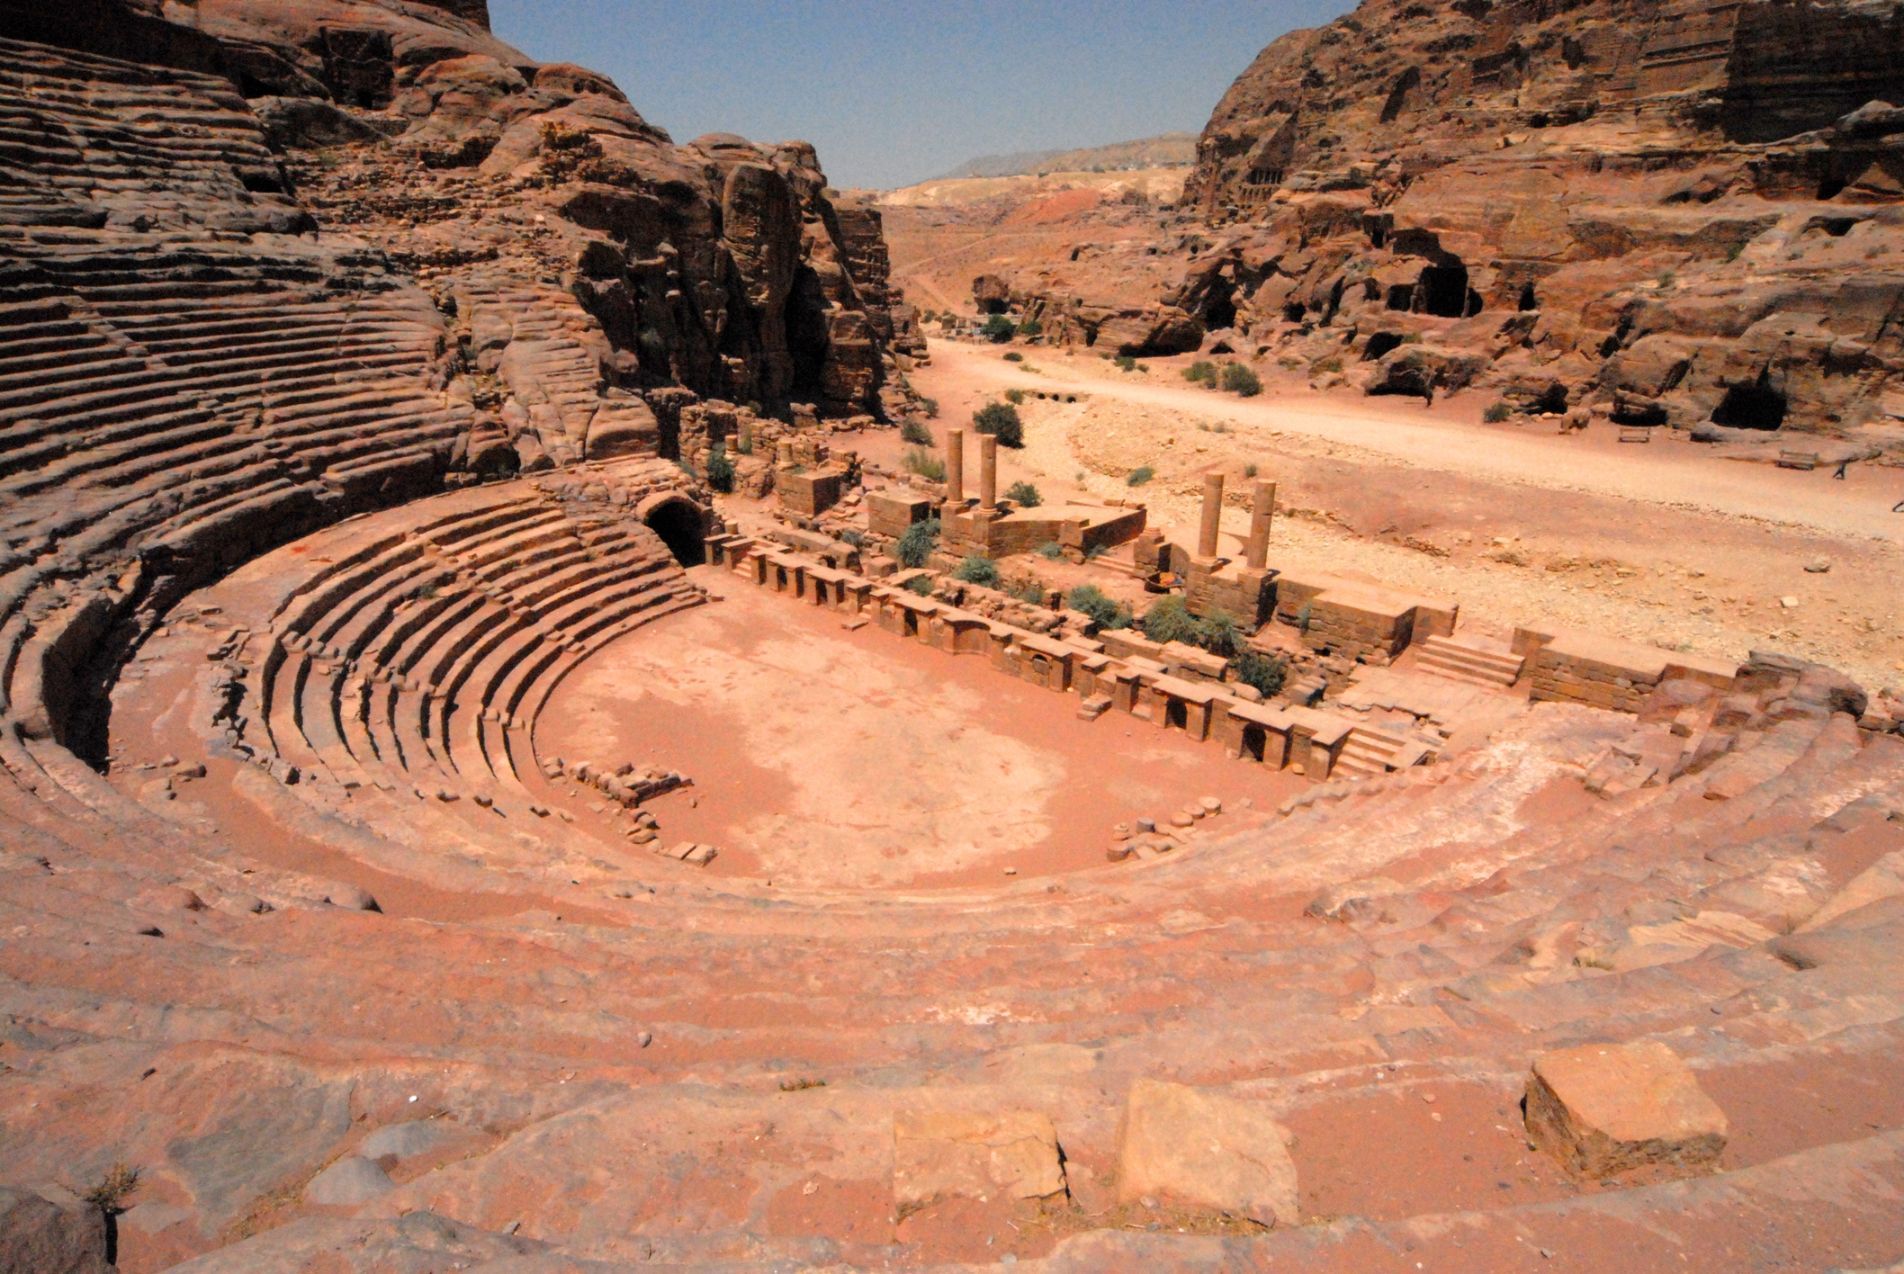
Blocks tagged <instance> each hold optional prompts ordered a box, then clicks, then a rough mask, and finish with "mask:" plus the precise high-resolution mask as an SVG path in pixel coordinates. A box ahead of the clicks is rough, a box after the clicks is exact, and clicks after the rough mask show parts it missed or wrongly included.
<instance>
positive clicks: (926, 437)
mask: <svg viewBox="0 0 1904 1274" xmlns="http://www.w3.org/2000/svg"><path fill="white" fill-rule="evenodd" d="M899 441H901V442H910V443H912V444H913V445H914V446H918V447H930V446H931V445H932V431H931V430H930V429H928V428H926V422H925V421H923V420H920V419H919V418H917V417H916V416H907V417H906V418H905V419H904V420H903V421H901V422H900V423H899Z"/></svg>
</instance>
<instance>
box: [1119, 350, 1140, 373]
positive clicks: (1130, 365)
mask: <svg viewBox="0 0 1904 1274" xmlns="http://www.w3.org/2000/svg"><path fill="white" fill-rule="evenodd" d="M1115 361H1116V363H1117V370H1118V371H1120V372H1134V371H1136V370H1137V360H1136V359H1134V358H1132V357H1131V356H1130V355H1129V354H1119V355H1118V356H1117V358H1116V360H1115Z"/></svg>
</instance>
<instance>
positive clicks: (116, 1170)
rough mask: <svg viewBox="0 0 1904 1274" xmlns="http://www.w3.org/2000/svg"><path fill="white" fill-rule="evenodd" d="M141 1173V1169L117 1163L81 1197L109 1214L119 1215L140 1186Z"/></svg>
mask: <svg viewBox="0 0 1904 1274" xmlns="http://www.w3.org/2000/svg"><path fill="white" fill-rule="evenodd" d="M139 1175H140V1174H139V1169H137V1168H133V1167H128V1166H127V1165H126V1164H124V1163H115V1164H113V1165H112V1167H110V1168H108V1169H106V1175H105V1176H103V1177H101V1178H99V1180H98V1181H96V1182H94V1183H93V1185H92V1187H91V1188H90V1189H88V1190H87V1191H86V1193H84V1194H83V1195H81V1196H80V1197H81V1198H82V1199H84V1200H86V1202H88V1203H90V1204H92V1205H93V1206H94V1207H95V1208H98V1209H99V1210H100V1211H101V1212H104V1213H105V1214H106V1215H107V1216H118V1215H119V1214H120V1213H122V1212H124V1211H125V1210H126V1207H125V1203H126V1200H127V1199H130V1198H131V1197H132V1195H133V1192H134V1191H136V1190H137V1189H138V1188H139Z"/></svg>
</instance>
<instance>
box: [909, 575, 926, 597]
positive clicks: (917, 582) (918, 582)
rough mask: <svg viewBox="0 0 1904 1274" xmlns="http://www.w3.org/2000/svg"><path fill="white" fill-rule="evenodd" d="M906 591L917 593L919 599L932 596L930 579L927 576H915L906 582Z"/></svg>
mask: <svg viewBox="0 0 1904 1274" xmlns="http://www.w3.org/2000/svg"><path fill="white" fill-rule="evenodd" d="M906 591H907V592H908V593H917V594H918V595H919V596H921V597H930V596H932V578H931V576H928V575H915V576H913V577H912V578H911V579H909V580H907V581H906Z"/></svg>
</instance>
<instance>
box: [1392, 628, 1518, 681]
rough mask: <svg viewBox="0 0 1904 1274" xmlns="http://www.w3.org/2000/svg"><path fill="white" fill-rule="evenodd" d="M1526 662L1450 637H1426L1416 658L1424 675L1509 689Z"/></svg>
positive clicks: (1511, 654)
mask: <svg viewBox="0 0 1904 1274" xmlns="http://www.w3.org/2000/svg"><path fill="white" fill-rule="evenodd" d="M1526 662H1527V661H1526V660H1525V659H1523V658H1522V657H1521V656H1519V655H1516V654H1514V653H1512V652H1511V651H1506V650H1489V649H1486V648H1485V647H1481V646H1475V645H1469V644H1467V643H1464V642H1458V641H1455V640H1454V639H1453V638H1451V637H1430V638H1428V640H1426V641H1425V642H1423V643H1422V645H1421V653H1420V654H1418V655H1417V656H1416V666H1417V667H1419V668H1420V669H1421V670H1422V671H1423V672H1431V673H1433V674H1435V675H1436V676H1437V677H1446V678H1448V679H1449V680H1451V681H1462V682H1466V683H1468V684H1469V685H1475V686H1502V687H1506V686H1511V685H1513V684H1514V683H1515V682H1516V681H1519V680H1520V676H1521V669H1522V667H1523V666H1524V665H1525V664H1526Z"/></svg>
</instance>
